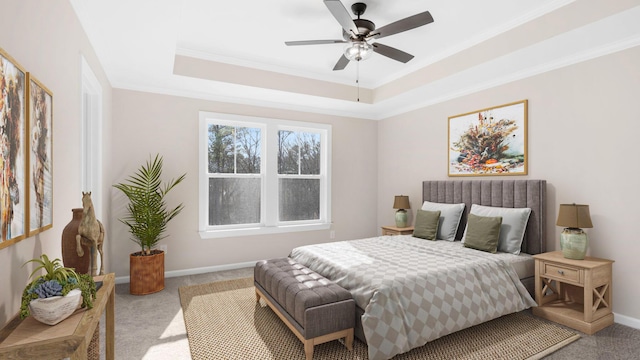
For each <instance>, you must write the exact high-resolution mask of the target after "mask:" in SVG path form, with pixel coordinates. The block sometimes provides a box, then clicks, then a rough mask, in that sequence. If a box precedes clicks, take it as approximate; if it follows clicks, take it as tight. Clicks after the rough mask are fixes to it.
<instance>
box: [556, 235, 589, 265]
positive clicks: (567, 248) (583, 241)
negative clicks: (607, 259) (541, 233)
mask: <svg viewBox="0 0 640 360" xmlns="http://www.w3.org/2000/svg"><path fill="white" fill-rule="evenodd" d="M588 246H589V239H588V238H587V234H586V233H584V232H583V231H582V229H574V228H566V229H564V230H563V231H562V233H561V234H560V249H562V255H564V257H565V258H567V259H574V260H583V259H584V257H585V255H586V254H587V247H588Z"/></svg>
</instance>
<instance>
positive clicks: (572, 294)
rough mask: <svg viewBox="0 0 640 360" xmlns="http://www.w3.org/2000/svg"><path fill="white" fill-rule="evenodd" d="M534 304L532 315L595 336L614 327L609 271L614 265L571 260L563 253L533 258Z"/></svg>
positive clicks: (601, 261) (590, 259)
mask: <svg viewBox="0 0 640 360" xmlns="http://www.w3.org/2000/svg"><path fill="white" fill-rule="evenodd" d="M533 257H534V259H535V272H536V279H535V282H536V283H535V284H536V302H537V303H538V307H534V308H533V313H534V314H535V315H538V316H540V317H543V318H545V319H548V320H551V321H555V322H557V323H560V324H563V325H566V326H569V327H571V328H574V329H576V330H579V331H582V332H584V333H586V334H589V335H591V334H594V333H596V332H598V331H600V330H602V329H603V328H605V327H607V326H609V325H611V324H613V313H612V312H611V305H612V303H611V301H612V299H611V268H612V264H613V261H612V260H606V259H598V258H594V257H589V256H587V257H585V258H584V260H571V259H566V258H565V257H564V256H562V251H554V252H548V253H544V254H538V255H533Z"/></svg>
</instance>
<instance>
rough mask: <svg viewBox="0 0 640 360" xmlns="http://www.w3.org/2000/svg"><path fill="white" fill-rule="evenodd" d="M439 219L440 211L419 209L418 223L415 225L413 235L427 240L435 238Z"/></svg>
mask: <svg viewBox="0 0 640 360" xmlns="http://www.w3.org/2000/svg"><path fill="white" fill-rule="evenodd" d="M439 220H440V211H427V210H418V213H417V214H416V224H415V225H414V227H413V236H415V237H418V238H422V239H427V240H435V239H436V232H437V230H438V221H439Z"/></svg>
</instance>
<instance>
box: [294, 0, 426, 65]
mask: <svg viewBox="0 0 640 360" xmlns="http://www.w3.org/2000/svg"><path fill="white" fill-rule="evenodd" d="M324 4H325V5H326V6H327V8H329V11H330V12H331V14H332V15H333V17H334V18H335V19H336V20H337V21H338V23H339V24H340V26H342V37H343V38H344V40H302V41H285V44H286V45H288V46H295V45H322V44H349V45H348V46H347V47H346V48H345V51H344V54H343V55H342V56H341V57H340V59H339V60H338V62H337V63H336V65H335V66H334V67H333V70H342V69H344V68H345V67H346V66H347V64H349V61H352V60H355V61H360V60H364V59H366V58H368V57H369V56H371V54H372V53H373V52H377V53H378V54H380V55H384V56H386V57H388V58H391V59H393V60H397V61H400V62H402V63H406V62H408V61H409V60H411V59H413V55H411V54H409V53H406V52H404V51H402V50H398V49H396V48H394V47H391V46H387V45H384V44H381V43H379V42H374V43H369V40H370V39H376V40H377V39H381V38H383V37H385V36H389V35H394V34H397V33H401V32H403V31H407V30H411V29H414V28H417V27H420V26H423V25H427V24H429V23H432V22H433V17H432V16H431V14H430V13H429V12H428V11H425V12H422V13H419V14H416V15H413V16H409V17H407V18H404V19H402V20H398V21H396V22H393V23H391V24H388V25H385V26H383V27H381V28H379V29H376V25H375V24H374V23H373V22H372V21H369V20H366V19H361V18H360V15H362V14H364V12H365V10H366V9H367V4H365V3H361V2H357V3H355V4H353V5H351V11H353V13H354V14H355V15H356V16H357V17H358V18H357V19H352V18H351V15H349V12H348V11H347V9H346V8H345V7H344V5H342V3H341V2H340V0H324Z"/></svg>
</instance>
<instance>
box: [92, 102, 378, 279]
mask: <svg viewBox="0 0 640 360" xmlns="http://www.w3.org/2000/svg"><path fill="white" fill-rule="evenodd" d="M201 110H203V111H211V112H221V113H233V114H241V115H249V116H263V117H270V118H279V119H289V120H298V121H309V122H317V123H326V124H331V125H332V140H333V144H332V154H333V156H332V179H331V188H332V209H331V213H332V218H333V225H332V230H334V231H335V234H336V240H340V239H342V240H345V239H353V238H360V237H366V236H373V235H375V234H376V231H377V230H376V216H377V210H376V196H375V194H376V191H377V178H376V176H377V173H378V172H377V156H376V154H377V152H378V150H377V137H378V131H377V127H378V124H377V122H374V121H370V120H359V119H351V118H340V117H333V116H327V115H314V114H308V113H300V112H292V111H285V110H275V109H268V108H258V107H250V106H241V105H233V104H224V103H216V102H211V101H205V100H195V99H188V98H182V97H175V96H166V95H157V94H150V93H143V92H135V91H128V90H114V91H113V133H114V134H117V135H116V136H114V137H113V143H112V144H111V146H110V148H111V149H112V151H111V155H112V164H111V169H112V174H113V176H112V177H111V178H108V179H106V180H105V182H106V183H109V184H115V183H118V182H121V181H123V180H124V179H125V178H126V177H127V176H128V175H130V174H131V173H133V172H135V171H136V170H137V169H138V167H139V166H140V164H142V163H143V162H144V161H146V160H147V159H148V158H149V155H151V154H155V153H156V152H159V153H161V154H162V155H163V156H164V174H165V175H166V176H167V178H169V177H176V176H178V175H180V174H182V173H185V172H186V173H187V177H186V179H185V181H184V182H183V183H181V184H180V185H179V186H178V187H176V188H175V189H174V190H173V191H172V193H171V194H170V197H171V198H170V199H169V200H168V201H169V203H177V201H182V202H183V203H184V204H185V209H184V210H183V212H182V213H181V214H180V215H178V217H176V218H175V219H174V220H172V222H171V223H169V226H168V234H169V235H170V236H169V237H168V238H167V239H165V240H163V241H162V242H161V244H165V245H167V246H168V248H167V254H166V257H165V269H166V271H175V270H185V269H195V268H200V267H214V266H219V265H227V264H236V263H243V262H250V261H255V260H260V259H266V258H272V257H278V256H287V255H288V254H289V252H290V251H291V249H292V248H293V247H295V246H298V245H305V244H311V243H317V242H327V241H329V240H330V238H329V230H324V231H308V232H297V233H285V234H276V235H263V236H250V237H230V238H222V239H201V238H200V236H199V234H198V232H197V230H198V191H197V189H198V124H199V117H198V116H199V114H198V112H199V111H201ZM110 194H111V195H110V196H111V198H112V202H113V204H114V206H113V208H112V213H111V218H110V220H111V221H110V223H111V224H112V226H111V228H110V229H109V233H110V241H111V243H110V244H109V250H108V251H109V253H108V255H109V256H110V257H111V259H112V260H113V262H112V263H113V266H112V267H111V268H110V269H109V271H115V273H116V276H128V275H129V261H128V256H129V253H131V252H134V251H137V250H139V249H136V244H135V243H133V242H132V241H130V240H129V234H128V232H127V230H126V228H125V226H124V225H122V224H121V223H119V222H118V221H117V218H118V217H122V215H123V214H124V206H125V205H124V204H125V203H126V200H125V199H124V198H123V195H122V194H121V193H120V192H119V191H118V190H116V189H112V190H111V192H110ZM118 204H120V205H118Z"/></svg>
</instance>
